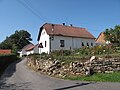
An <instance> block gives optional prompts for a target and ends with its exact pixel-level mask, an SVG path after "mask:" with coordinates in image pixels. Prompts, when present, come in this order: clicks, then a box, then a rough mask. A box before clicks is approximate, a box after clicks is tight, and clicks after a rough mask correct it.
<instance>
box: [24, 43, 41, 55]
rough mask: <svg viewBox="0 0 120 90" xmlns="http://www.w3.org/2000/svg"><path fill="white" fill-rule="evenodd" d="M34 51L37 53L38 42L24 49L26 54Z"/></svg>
mask: <svg viewBox="0 0 120 90" xmlns="http://www.w3.org/2000/svg"><path fill="white" fill-rule="evenodd" d="M35 53H39V44H36V45H34V46H31V47H29V48H28V49H26V54H27V55H30V54H35Z"/></svg>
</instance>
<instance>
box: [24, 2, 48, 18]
mask: <svg viewBox="0 0 120 90" xmlns="http://www.w3.org/2000/svg"><path fill="white" fill-rule="evenodd" d="M24 1H25V2H26V4H28V6H29V7H31V8H32V9H33V10H34V11H36V13H39V14H41V15H42V13H40V11H38V9H36V8H35V7H34V6H33V4H31V2H30V1H29V0H24ZM42 16H43V15H42ZM44 20H48V19H47V18H46V17H45V16H44Z"/></svg>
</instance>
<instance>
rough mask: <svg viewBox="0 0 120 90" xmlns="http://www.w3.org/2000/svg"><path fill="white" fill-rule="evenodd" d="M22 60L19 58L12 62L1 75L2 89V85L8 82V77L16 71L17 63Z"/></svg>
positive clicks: (0, 83) (0, 84)
mask: <svg viewBox="0 0 120 90" xmlns="http://www.w3.org/2000/svg"><path fill="white" fill-rule="evenodd" d="M20 61H21V60H17V61H15V62H13V63H12V64H10V65H9V66H8V67H7V69H6V70H5V72H4V73H3V75H2V76H1V77H0V90H1V86H3V85H5V84H6V80H7V78H9V77H11V76H12V75H13V74H14V72H15V71H16V64H17V63H19V62H20Z"/></svg>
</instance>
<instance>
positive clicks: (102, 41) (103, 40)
mask: <svg viewBox="0 0 120 90" xmlns="http://www.w3.org/2000/svg"><path fill="white" fill-rule="evenodd" d="M95 42H96V43H99V44H105V43H106V41H105V36H104V33H103V32H101V33H100V34H99V36H98V37H97V39H96V40H95Z"/></svg>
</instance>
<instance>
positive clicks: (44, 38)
mask: <svg viewBox="0 0 120 90" xmlns="http://www.w3.org/2000/svg"><path fill="white" fill-rule="evenodd" d="M45 41H46V47H45ZM40 43H42V45H43V48H39V53H42V52H45V53H49V51H50V46H49V35H48V34H47V33H46V31H45V29H43V30H42V32H41V36H40V40H39V44H40Z"/></svg>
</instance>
